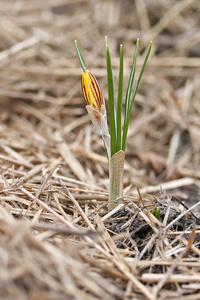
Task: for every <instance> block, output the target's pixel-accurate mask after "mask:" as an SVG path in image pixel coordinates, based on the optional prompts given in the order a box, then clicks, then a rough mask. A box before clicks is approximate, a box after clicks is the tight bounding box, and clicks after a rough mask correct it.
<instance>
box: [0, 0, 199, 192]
mask: <svg viewBox="0 0 200 300" xmlns="http://www.w3.org/2000/svg"><path fill="white" fill-rule="evenodd" d="M0 7H1V9H0V74H1V75H0V78H1V80H0V122H1V123H0V153H1V155H6V156H7V157H10V159H20V161H22V160H23V161H24V162H28V163H31V164H32V165H34V166H37V165H44V166H46V167H48V166H50V165H54V164H62V166H63V168H62V169H61V170H60V171H59V174H60V175H63V176H66V177H69V178H74V179H76V180H80V181H84V182H90V183H93V184H95V185H96V186H98V185H99V186H100V187H102V188H105V189H107V185H108V179H107V177H108V166H107V162H106V155H105V152H104V148H103V143H102V140H101V139H100V138H99V136H98V133H97V132H95V129H94V128H93V126H92V124H91V122H90V120H89V117H88V115H87V112H86V109H85V101H84V99H83V97H82V93H81V85H80V79H81V72H82V70H81V67H80V65H79V61H78V59H77V56H76V51H75V47H74V40H75V39H76V40H77V41H78V44H79V47H80V49H81V52H82V55H83V57H84V60H85V63H86V66H87V68H88V69H89V70H90V71H91V72H92V73H93V74H94V75H95V76H96V78H97V79H98V81H99V83H100V85H101V88H102V91H103V95H104V98H105V100H106V101H107V78H106V63H105V52H104V37H105V35H107V36H108V40H109V45H110V50H111V55H112V65H113V72H114V81H115V88H116V91H117V85H118V66H119V45H120V44H123V46H124V57H125V61H124V66H125V70H124V86H125V88H126V86H127V82H128V76H129V73H130V68H131V64H132V60H133V55H134V49H135V42H136V39H137V38H138V37H139V38H140V47H139V58H138V62H137V72H136V79H137V76H138V73H139V71H140V68H141V64H142V62H143V58H144V55H145V51H146V47H147V45H148V44H149V42H150V41H151V40H152V41H153V48H152V52H151V56H150V59H149V61H148V64H147V68H146V70H145V73H144V76H143V79H142V82H141V85H140V88H139V92H138V94H137V96H136V100H135V104H134V107H133V113H132V119H131V124H130V129H129V135H128V139H127V150H126V165H125V187H127V189H128V187H130V186H139V187H142V186H145V185H148V184H157V183H160V182H164V181H166V180H171V179H176V178H180V177H185V176H194V177H199V176H200V171H199V149H200V130H199V127H200V102H199V101H200V94H199V86H200V75H199V70H200V18H199V16H200V2H199V1H198V0H196V1H195V0H179V1H176V0H168V1H165V0H159V1H157V0H135V1H134V0H123V1H119V0H115V1H114V0H101V1H99V0H93V1H92V0H57V1H53V0H45V1H38V0H26V1H24V0H18V1H15V0H7V1H0ZM125 88H124V96H125ZM0 159H1V165H2V173H5V172H8V166H9V165H8V161H5V160H4V159H3V158H2V157H0ZM17 171H18V175H16V176H21V175H20V169H19V170H17ZM22 173H23V172H22ZM7 176H8V177H9V174H7ZM10 176H11V175H10ZM127 191H128V190H127ZM128 193H129V194H131V189H129V191H128Z"/></svg>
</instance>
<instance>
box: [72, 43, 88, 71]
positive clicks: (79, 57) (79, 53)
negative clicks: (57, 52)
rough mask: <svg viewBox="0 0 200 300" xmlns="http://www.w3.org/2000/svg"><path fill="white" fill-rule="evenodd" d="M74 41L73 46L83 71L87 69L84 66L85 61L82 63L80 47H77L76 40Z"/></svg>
mask: <svg viewBox="0 0 200 300" xmlns="http://www.w3.org/2000/svg"><path fill="white" fill-rule="evenodd" d="M74 43H75V48H76V52H77V55H78V59H79V61H80V64H81V67H82V69H83V72H85V71H86V70H87V68H86V65H85V63H84V60H83V57H82V55H81V51H80V49H79V47H78V43H77V41H76V40H75V42H74Z"/></svg>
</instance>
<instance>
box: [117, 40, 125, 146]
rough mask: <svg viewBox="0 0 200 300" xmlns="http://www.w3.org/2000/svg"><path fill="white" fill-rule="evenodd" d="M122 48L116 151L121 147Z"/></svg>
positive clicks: (121, 47)
mask: <svg viewBox="0 0 200 300" xmlns="http://www.w3.org/2000/svg"><path fill="white" fill-rule="evenodd" d="M123 69H124V66H123V46H122V45H120V63H119V85H118V99H117V151H119V150H121V147H122V128H121V127H122V124H121V123H122V121H121V114H122V94H123Z"/></svg>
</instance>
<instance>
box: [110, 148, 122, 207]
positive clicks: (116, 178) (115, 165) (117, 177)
mask: <svg viewBox="0 0 200 300" xmlns="http://www.w3.org/2000/svg"><path fill="white" fill-rule="evenodd" d="M124 160H125V152H124V151H122V150H120V151H118V152H117V153H115V154H114V155H113V156H112V157H111V159H110V162H109V184H110V190H109V205H108V210H109V211H110V210H111V209H113V208H115V207H116V206H117V205H118V203H117V202H115V200H116V199H117V198H119V197H122V196H123V177H124Z"/></svg>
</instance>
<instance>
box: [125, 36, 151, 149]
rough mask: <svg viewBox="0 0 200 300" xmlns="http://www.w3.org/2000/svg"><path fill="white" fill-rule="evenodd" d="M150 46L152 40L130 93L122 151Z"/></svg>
mask: <svg viewBox="0 0 200 300" xmlns="http://www.w3.org/2000/svg"><path fill="white" fill-rule="evenodd" d="M151 47H152V42H150V44H149V47H148V50H147V53H146V56H145V59H144V63H143V65H142V69H141V71H140V75H139V77H138V80H137V82H136V84H135V87H134V90H133V95H132V99H131V103H130V106H129V109H128V112H127V117H126V120H125V122H124V131H123V139H122V150H123V151H125V148H126V139H127V134H128V126H129V122H130V118H131V112H132V108H133V103H134V100H135V96H136V93H137V90H138V87H139V84H140V81H141V78H142V75H143V73H144V70H145V67H146V64H147V60H148V58H149V55H150V52H151Z"/></svg>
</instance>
